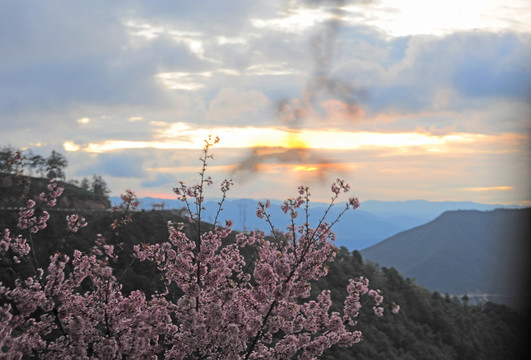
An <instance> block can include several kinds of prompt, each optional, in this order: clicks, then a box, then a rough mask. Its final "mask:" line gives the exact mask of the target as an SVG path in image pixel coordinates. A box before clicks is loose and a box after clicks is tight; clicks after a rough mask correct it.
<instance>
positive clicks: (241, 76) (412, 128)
mask: <svg viewBox="0 0 531 360" xmlns="http://www.w3.org/2000/svg"><path fill="white" fill-rule="evenodd" d="M1 8H2V11H0V24H1V25H0V29H1V30H2V33H4V34H7V36H5V37H3V38H0V45H1V46H2V49H3V54H4V55H3V56H2V58H1V59H0V63H1V65H2V66H0V78H1V79H3V80H2V82H0V92H1V93H2V96H1V97H0V124H1V125H2V132H1V133H0V146H7V145H11V146H14V147H16V148H21V149H31V150H32V151H34V152H35V153H37V154H40V155H43V156H48V155H49V153H50V152H51V151H52V150H56V151H59V152H61V153H63V154H64V155H65V156H66V157H67V159H68V161H69V166H68V168H67V177H68V178H77V179H80V178H82V177H91V176H92V175H93V174H98V175H102V176H103V178H104V179H105V180H106V182H107V183H108V185H109V188H110V189H111V190H112V193H111V195H113V196H118V195H119V194H120V193H122V192H123V191H124V190H125V189H129V188H130V189H133V190H135V191H136V192H137V194H138V195H139V196H140V197H147V196H151V197H159V198H173V193H172V187H173V186H176V184H177V183H178V181H179V180H185V181H187V182H188V183H191V182H193V181H195V178H194V174H196V173H197V171H199V166H200V164H199V161H197V159H198V157H199V155H200V151H201V147H202V145H203V140H204V139H205V138H206V137H207V136H209V135H212V136H219V137H220V142H219V144H217V145H216V146H215V147H214V148H213V153H214V161H213V162H211V167H210V170H211V171H212V173H211V175H212V176H213V178H214V179H215V180H217V181H218V182H219V181H221V180H222V179H223V178H233V179H234V180H235V182H236V184H235V187H234V190H233V192H232V193H230V194H229V196H231V197H234V198H253V199H258V198H271V199H280V200H281V199H284V198H286V197H292V196H294V195H295V194H296V188H297V186H298V185H300V184H304V185H309V186H310V187H311V188H312V189H313V190H312V194H313V198H314V199H315V200H316V201H326V200H327V199H328V198H329V185H330V183H331V182H332V181H333V180H334V179H335V178H337V177H341V178H344V179H345V180H347V181H348V182H349V183H350V184H351V185H352V191H351V193H350V195H356V196H358V197H359V198H360V200H362V201H365V200H382V201H396V200H413V199H423V200H429V201H475V202H480V203H486V204H502V205H512V204H515V205H529V204H531V187H530V181H529V180H530V170H531V169H530V166H529V164H530V163H531V147H530V136H531V121H530V120H531V107H530V105H529V104H530V102H529V99H530V96H531V65H529V61H528V59H529V58H531V25H530V24H531V17H530V15H529V14H531V4H529V2H528V1H525V0H507V1H501V0H484V1H468V2H466V3H463V2H462V1H454V0H451V1H446V2H444V3H433V2H427V1H420V0H393V1H391V0H369V1H367V0H364V1H354V2H345V1H341V0H329V1H323V2H315V1H303V0H298V1H290V2H285V3H284V2H279V3H272V2H267V1H262V0H260V1H253V2H249V3H245V4H242V3H241V2H238V1H226V2H223V5H221V4H220V3H219V2H216V1H210V0H203V1H198V2H196V3H193V4H191V3H172V2H160V3H154V4H151V3H147V2H141V1H131V2H113V3H112V4H108V3H92V2H91V3H88V2H77V3H76V4H72V3H70V2H61V1H59V2H57V3H54V4H41V3H38V2H36V3H32V4H29V3H3V4H2V5H1ZM205 9H209V11H205ZM212 196H216V194H213V195H212Z"/></svg>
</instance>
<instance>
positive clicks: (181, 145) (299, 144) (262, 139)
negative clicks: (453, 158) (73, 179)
mask: <svg viewBox="0 0 531 360" xmlns="http://www.w3.org/2000/svg"><path fill="white" fill-rule="evenodd" d="M210 134H217V135H216V136H219V137H220V139H221V141H220V143H219V144H218V147H219V148H253V147H272V148H277V147H280V148H288V149H291V148H295V149H297V148H301V149H304V148H309V149H325V150H326V149H327V150H332V149H333V150H357V149H378V148H394V149H399V150H401V151H414V150H415V151H419V149H421V150H424V151H432V152H452V151H454V149H455V146H466V145H471V146H473V145H481V144H492V143H499V144H506V145H508V146H510V145H511V144H512V143H514V142H518V141H526V140H527V138H526V137H525V136H523V135H517V134H501V135H485V134H471V133H450V134H447V135H433V134H429V133H419V132H397V133H381V132H366V131H364V132H356V131H339V130H300V131H297V132H294V131H293V130H289V129H282V128H255V127H245V128H213V129H201V128H192V127H191V126H189V125H186V124H182V123H179V124H173V125H171V126H169V127H168V128H167V129H164V130H162V131H161V132H160V133H159V135H158V136H157V139H158V140H151V141H125V140H105V141H103V142H100V143H88V144H85V145H82V144H75V143H74V142H72V141H67V142H65V143H64V144H63V147H64V149H65V150H66V151H80V150H82V151H86V152H95V153H102V152H107V151H114V150H124V149H145V148H152V149H198V148H201V146H202V143H203V141H202V139H205V138H207V137H208V135H210ZM174 139H175V140H174Z"/></svg>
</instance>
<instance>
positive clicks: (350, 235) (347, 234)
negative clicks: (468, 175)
mask: <svg viewBox="0 0 531 360" xmlns="http://www.w3.org/2000/svg"><path fill="white" fill-rule="evenodd" d="M140 200H141V202H142V205H141V209H145V210H150V209H152V205H153V204H160V203H164V206H165V208H166V209H180V208H182V207H183V203H182V202H181V201H178V200H168V199H157V198H142V199H140ZM120 201H121V200H120V198H118V197H111V202H112V203H113V204H117V203H120ZM257 202H258V200H254V199H228V200H226V202H225V203H224V205H223V212H222V213H221V215H220V217H219V219H218V220H219V221H222V222H223V221H224V220H226V219H230V220H233V221H234V229H235V230H263V231H266V232H269V231H270V227H269V225H268V224H267V223H266V222H265V221H264V220H262V219H258V218H257V217H256V214H255V213H256V206H257ZM280 204H282V202H280V201H272V205H271V208H270V212H271V218H272V220H273V223H274V225H275V226H276V227H277V228H280V229H284V228H285V227H286V226H287V225H288V220H287V217H286V216H285V215H284V214H283V213H282V211H281V209H280ZM205 205H206V206H205V207H206V211H205V213H204V214H203V219H204V220H205V221H213V220H214V218H215V216H216V211H217V200H209V201H207V202H206V204H205ZM326 207H327V204H325V203H318V202H316V203H312V208H311V221H312V223H313V222H315V221H316V220H318V219H319V218H320V216H322V214H323V213H324V211H325V209H326ZM498 207H502V205H485V204H479V203H474V202H453V201H444V202H430V201H425V200H412V201H375V200H368V201H364V202H363V203H362V204H361V207H360V209H359V210H357V211H354V212H353V211H349V212H347V213H346V214H345V216H344V217H343V218H342V220H341V221H340V222H339V223H338V224H336V226H334V231H335V232H336V235H337V237H338V239H337V245H338V246H346V247H347V248H349V249H351V250H353V249H364V248H367V247H369V246H371V245H374V244H376V243H378V242H380V241H382V240H384V239H386V238H388V237H390V236H392V235H395V234H397V233H399V232H401V231H404V230H407V229H410V228H413V227H415V226H419V225H422V224H425V223H427V222H428V221H430V220H433V219H434V218H435V217H437V216H439V215H440V214H442V213H443V212H444V211H447V210H458V209H467V210H468V209H471V210H492V209H495V208H498ZM342 209H343V206H342V205H337V206H335V207H333V208H332V210H331V212H330V218H334V216H335V215H337V213H338V212H339V211H341V210H342ZM301 216H302V212H301Z"/></svg>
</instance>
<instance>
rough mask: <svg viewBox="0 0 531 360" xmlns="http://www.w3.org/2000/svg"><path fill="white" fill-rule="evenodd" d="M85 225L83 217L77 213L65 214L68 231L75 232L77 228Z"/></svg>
mask: <svg viewBox="0 0 531 360" xmlns="http://www.w3.org/2000/svg"><path fill="white" fill-rule="evenodd" d="M87 225H88V223H87V221H86V220H85V218H84V217H82V216H80V215H79V214H72V215H67V216H66V226H67V229H68V231H71V232H73V233H76V232H78V231H79V229H81V228H84V227H85V226H87Z"/></svg>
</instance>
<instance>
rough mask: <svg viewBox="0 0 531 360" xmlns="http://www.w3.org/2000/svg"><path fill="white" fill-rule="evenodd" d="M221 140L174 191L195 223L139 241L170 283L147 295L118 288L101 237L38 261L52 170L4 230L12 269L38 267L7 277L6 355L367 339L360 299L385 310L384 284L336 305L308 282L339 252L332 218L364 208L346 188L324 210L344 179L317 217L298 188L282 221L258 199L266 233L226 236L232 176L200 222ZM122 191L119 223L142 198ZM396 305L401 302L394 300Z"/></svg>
mask: <svg viewBox="0 0 531 360" xmlns="http://www.w3.org/2000/svg"><path fill="white" fill-rule="evenodd" d="M218 140H219V139H218V138H215V139H212V138H209V139H207V140H206V141H205V146H204V148H203V152H202V156H201V172H200V174H199V176H200V178H199V182H198V183H197V184H193V185H187V184H185V183H184V182H181V183H180V184H179V186H178V187H176V188H175V189H174V192H175V193H176V195H177V197H178V198H179V199H180V200H182V201H183V202H184V204H185V206H186V207H187V209H188V214H189V219H188V224H187V225H186V226H187V227H189V228H191V229H192V231H190V232H189V234H188V235H187V234H186V233H185V232H184V227H185V224H183V223H175V222H171V221H170V222H169V223H168V239H167V241H165V242H162V243H156V244H138V245H135V246H134V258H135V261H140V262H152V263H153V264H155V265H156V267H157V269H158V270H159V271H160V272H161V274H162V279H163V284H164V287H163V288H164V289H163V291H161V292H157V293H154V294H152V295H146V293H145V292H144V291H143V290H142V289H136V290H134V291H131V292H130V293H128V294H126V293H125V292H124V291H122V284H121V283H120V280H121V278H122V276H123V274H117V271H116V270H115V269H113V267H112V266H111V265H112V263H113V261H115V260H116V259H117V256H118V255H117V252H116V251H115V248H114V246H113V245H111V244H109V243H108V242H107V241H106V240H105V238H104V237H103V236H101V235H99V236H98V237H97V239H95V244H94V246H93V247H92V249H91V250H90V251H88V252H81V251H79V250H75V251H73V253H72V254H69V255H67V254H62V253H59V252H57V253H55V254H53V255H52V256H50V259H49V263H48V264H47V265H46V266H44V264H40V263H39V262H38V259H37V258H36V257H35V253H34V246H33V245H34V239H36V237H38V235H39V232H40V231H41V230H42V229H44V228H45V227H46V226H47V222H48V220H49V217H50V215H49V213H48V212H47V211H46V208H50V207H53V206H55V203H56V201H57V200H56V199H57V198H58V197H59V196H60V195H61V192H62V187H61V186H60V185H59V183H57V182H55V181H53V180H52V181H51V182H50V184H49V185H48V190H47V192H43V193H42V194H41V196H40V197H39V201H38V202H36V201H33V200H28V201H27V204H26V206H25V207H23V208H22V209H20V212H19V222H18V225H17V228H18V229H16V230H11V229H5V230H4V231H3V235H2V238H1V240H0V254H1V256H2V258H3V259H2V260H3V263H4V264H7V265H5V266H9V267H10V268H11V269H12V270H13V271H14V272H16V264H18V263H25V264H27V265H28V266H30V267H31V269H33V270H32V275H30V276H23V275H22V274H19V276H18V278H17V279H16V281H15V283H14V284H12V285H10V284H1V283H0V358H6V359H21V358H23V357H28V358H29V357H32V358H39V359H121V358H131V359H160V358H165V359H292V358H297V359H315V358H317V357H318V356H319V355H321V354H322V353H323V351H324V350H326V349H328V348H330V347H331V346H333V345H339V346H351V345H353V344H355V343H357V342H359V341H361V340H362V338H363V337H362V334H361V332H360V331H359V330H356V324H357V321H358V320H359V315H360V312H361V311H362V306H363V305H367V304H368V306H369V307H372V309H370V310H371V312H372V313H373V314H374V315H375V316H382V315H383V313H384V311H385V310H384V309H385V307H384V305H383V296H382V294H381V292H380V291H379V290H377V289H370V288H369V280H368V279H366V278H363V277H360V278H355V279H352V280H350V283H349V284H348V286H347V292H348V296H347V297H346V299H345V301H344V304H343V310H342V312H336V311H331V305H332V302H331V295H330V291H328V290H324V291H322V292H321V293H320V294H318V295H317V296H313V297H312V296H311V291H310V290H311V286H312V281H314V280H317V279H318V278H320V277H323V276H325V275H326V273H327V264H328V263H330V262H331V261H333V259H334V256H335V254H336V251H337V249H336V247H335V246H334V245H333V241H334V239H335V235H334V233H333V232H332V226H333V225H334V224H335V223H336V222H337V221H338V220H339V218H340V217H341V215H342V214H343V213H345V212H346V211H350V210H352V209H356V208H357V207H359V202H358V200H357V199H356V198H350V199H349V200H348V201H347V202H346V203H345V205H344V209H343V211H342V212H341V213H340V215H339V216H338V217H337V218H335V219H332V220H327V215H328V213H329V210H330V209H331V207H332V206H334V204H335V203H336V202H337V200H338V199H339V197H340V195H342V194H344V193H346V192H348V191H349V188H350V187H349V185H348V184H347V183H346V182H344V181H343V180H340V179H338V180H337V181H335V182H334V183H333V184H332V186H331V191H332V198H331V202H330V205H329V207H328V210H327V211H326V212H325V214H324V215H323V217H322V219H321V220H320V221H319V222H318V223H317V224H316V225H314V226H312V225H310V224H309V220H308V219H309V213H310V192H309V189H308V188H307V187H303V186H301V187H299V189H298V195H297V196H296V197H294V198H291V199H288V200H286V201H285V202H284V203H283V205H282V210H283V212H284V213H285V214H286V216H288V217H289V219H290V225H289V226H288V228H287V229H286V230H285V231H281V230H280V229H277V228H275V227H274V224H273V223H272V222H271V219H270V214H269V212H268V209H269V206H270V202H269V201H267V202H265V203H264V202H259V203H258V206H257V211H256V215H257V216H258V217H260V218H262V219H264V221H266V222H267V223H268V224H269V225H270V227H271V234H270V235H267V236H266V234H265V233H263V232H259V231H254V232H250V233H237V234H236V235H235V236H229V235H230V234H231V232H232V229H231V226H232V222H231V221H227V222H226V223H225V224H219V223H218V215H219V214H220V212H221V210H222V206H223V203H224V201H225V199H226V195H227V192H228V191H229V190H230V188H231V186H232V182H231V181H230V180H224V181H223V182H222V183H221V189H220V190H221V193H222V198H221V200H220V202H219V203H218V205H219V208H218V211H217V214H218V215H216V218H215V220H214V222H213V224H206V223H204V222H202V221H201V215H202V212H203V211H204V192H205V189H206V187H208V186H212V185H213V180H212V179H211V178H210V177H207V176H206V170H207V167H208V162H209V161H210V160H211V159H212V154H211V147H212V146H213V145H214V144H216V143H217V142H218ZM122 200H123V202H124V205H123V206H121V207H120V209H122V211H123V213H122V216H121V218H120V220H117V221H115V222H114V223H113V228H114V229H115V232H119V231H120V227H121V226H127V223H128V222H129V221H130V218H129V217H128V216H127V214H126V212H127V211H129V210H131V209H134V208H136V207H137V206H138V205H139V203H138V199H137V198H136V196H135V195H134V193H133V192H132V191H127V192H126V194H125V195H123V196H122ZM124 209H125V210H124ZM299 212H300V213H301V214H302V215H301V217H300V218H299ZM65 220H66V224H67V225H66V227H67V229H68V231H69V232H70V233H71V234H72V236H74V235H75V233H76V232H78V231H82V228H84V227H85V226H87V222H86V220H85V219H84V218H83V217H81V216H80V215H79V214H71V215H68V216H67V217H66V219H65ZM362 304H363V305H362ZM390 308H391V311H392V312H394V313H396V312H398V306H397V305H393V306H392V307H390Z"/></svg>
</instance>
